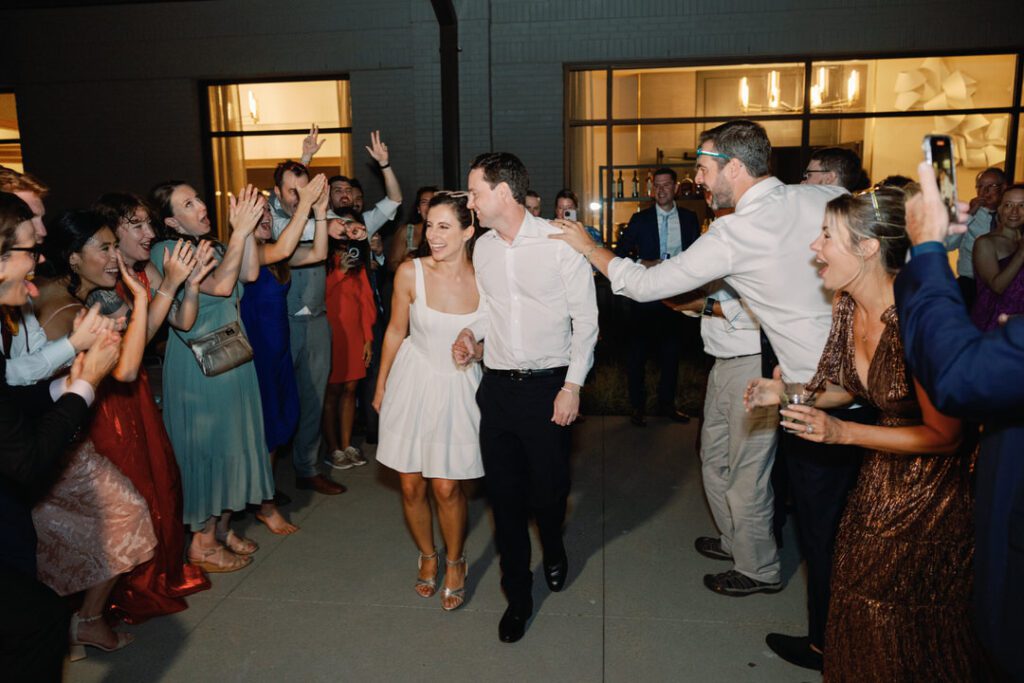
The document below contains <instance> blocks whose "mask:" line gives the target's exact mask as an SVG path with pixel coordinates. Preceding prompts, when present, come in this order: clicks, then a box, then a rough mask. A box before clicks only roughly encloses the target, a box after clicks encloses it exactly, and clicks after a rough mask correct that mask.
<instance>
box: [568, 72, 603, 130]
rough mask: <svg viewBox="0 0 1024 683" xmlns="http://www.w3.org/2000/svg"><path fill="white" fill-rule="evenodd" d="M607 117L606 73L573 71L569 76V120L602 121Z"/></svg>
mask: <svg viewBox="0 0 1024 683" xmlns="http://www.w3.org/2000/svg"><path fill="white" fill-rule="evenodd" d="M607 115H608V72H607V71H605V70H603V69H602V70H600V71H573V72H571V73H570V74H569V118H570V119H577V120H585V119H604V118H607Z"/></svg>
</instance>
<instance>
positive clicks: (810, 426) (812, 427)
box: [807, 425, 814, 434]
mask: <svg viewBox="0 0 1024 683" xmlns="http://www.w3.org/2000/svg"><path fill="white" fill-rule="evenodd" d="M807 433H808V434H813V433H814V425H807Z"/></svg>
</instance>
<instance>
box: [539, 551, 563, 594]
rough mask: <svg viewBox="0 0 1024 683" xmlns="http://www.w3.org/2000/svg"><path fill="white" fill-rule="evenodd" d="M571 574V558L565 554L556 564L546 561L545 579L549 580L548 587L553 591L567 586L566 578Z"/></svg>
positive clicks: (555, 591)
mask: <svg viewBox="0 0 1024 683" xmlns="http://www.w3.org/2000/svg"><path fill="white" fill-rule="evenodd" d="M568 576H569V558H567V557H566V556H565V555H564V554H563V555H562V559H560V560H558V561H557V562H555V563H554V564H548V563H546V562H545V563H544V580H545V581H547V582H548V588H550V589H551V592H552V593H557V592H558V591H560V590H562V589H563V588H565V580H566V578H567V577H568Z"/></svg>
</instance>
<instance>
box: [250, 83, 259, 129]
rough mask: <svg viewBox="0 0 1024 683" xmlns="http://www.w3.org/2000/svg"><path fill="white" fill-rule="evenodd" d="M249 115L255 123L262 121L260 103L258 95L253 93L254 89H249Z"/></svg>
mask: <svg viewBox="0 0 1024 683" xmlns="http://www.w3.org/2000/svg"><path fill="white" fill-rule="evenodd" d="M249 116H251V117H252V122H253V123H259V122H260V112H259V104H258V103H257V102H256V96H255V95H253V93H252V90H250V91H249Z"/></svg>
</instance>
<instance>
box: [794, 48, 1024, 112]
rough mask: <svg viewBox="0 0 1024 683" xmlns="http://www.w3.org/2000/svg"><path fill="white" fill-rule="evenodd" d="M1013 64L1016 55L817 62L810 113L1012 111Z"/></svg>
mask: <svg viewBox="0 0 1024 683" xmlns="http://www.w3.org/2000/svg"><path fill="white" fill-rule="evenodd" d="M1015 61H1016V57H1015V56H1014V55H980V56H970V57H913V58H906V59H875V60H853V61H841V62H815V63H814V64H813V66H812V70H811V99H812V107H811V110H812V111H815V112H841V111H845V112H857V111H866V112H881V111H917V110H920V111H928V110H935V109H984V108H989V107H1009V106H1011V104H1012V100H1013V71H1014V64H1015ZM855 72H856V74H855ZM851 79H853V80H852V81H851ZM819 97H820V100H821V101H820V104H818V105H815V104H814V102H813V101H814V100H818V99H819Z"/></svg>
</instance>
